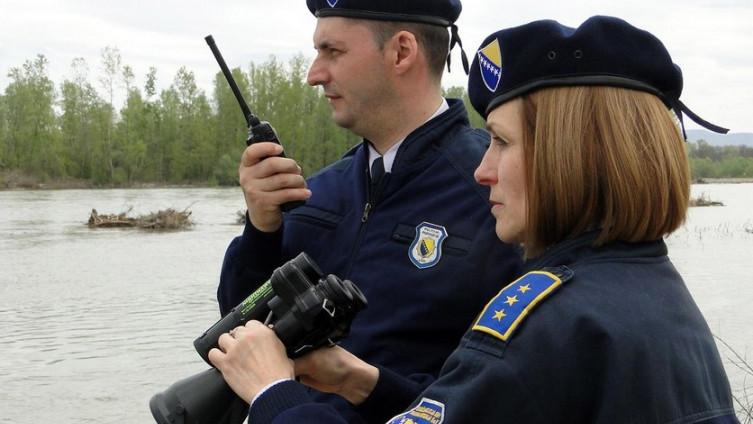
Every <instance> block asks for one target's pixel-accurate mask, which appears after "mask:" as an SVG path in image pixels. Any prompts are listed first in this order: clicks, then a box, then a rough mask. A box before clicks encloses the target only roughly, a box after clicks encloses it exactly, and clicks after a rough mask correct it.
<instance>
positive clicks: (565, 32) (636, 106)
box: [214, 17, 737, 423]
mask: <svg viewBox="0 0 753 424" xmlns="http://www.w3.org/2000/svg"><path fill="white" fill-rule="evenodd" d="M681 91H682V76H681V73H680V70H679V68H678V67H677V66H675V65H674V64H673V63H672V60H671V58H670V56H669V54H668V53H667V51H666V49H665V48H664V46H663V45H662V43H661V42H660V41H659V40H658V39H656V38H655V37H654V36H652V35H651V34H649V33H647V32H645V31H642V30H639V29H637V28H635V27H633V26H631V25H629V24H628V23H626V22H624V21H622V20H619V19H615V18H609V17H594V18H591V19H589V20H587V21H586V22H584V23H583V24H582V25H581V26H580V27H578V28H577V29H576V28H568V27H565V26H563V25H560V24H559V23H557V22H554V21H537V22H533V23H530V24H527V25H523V26H520V27H516V28H510V29H505V30H502V31H499V32H496V33H494V34H492V35H491V36H489V37H488V38H487V39H486V40H485V41H484V43H482V45H481V47H480V49H479V50H478V53H477V55H476V59H475V61H474V64H473V66H472V68H471V74H470V80H469V94H470V98H471V101H472V103H473V106H474V107H475V108H476V110H477V111H478V112H479V113H480V114H482V115H483V116H484V117H485V118H486V120H487V127H488V129H489V132H490V133H491V145H490V147H489V149H488V151H487V152H486V155H485V156H484V159H483V161H482V163H481V165H480V166H479V168H478V169H477V170H476V174H475V177H476V180H477V181H478V182H479V183H480V184H482V185H486V186H489V187H490V189H491V194H490V202H491V213H492V214H493V215H494V216H495V218H496V221H497V223H496V233H497V235H498V237H499V238H500V239H501V240H503V241H506V242H515V243H519V244H521V245H522V248H523V251H524V255H525V257H526V258H527V263H526V269H527V273H526V274H525V275H524V276H523V277H521V278H520V279H518V280H516V281H514V282H512V283H509V284H507V285H506V286H505V287H504V288H503V289H502V290H501V291H500V292H499V294H498V295H497V296H495V297H494V298H493V299H491V300H490V301H489V303H488V304H487V305H486V307H485V308H484V310H483V311H481V313H480V314H479V316H478V318H477V319H476V321H475V322H474V323H472V325H471V327H470V329H469V331H468V332H467V333H466V334H465V336H464V337H463V339H462V340H461V342H460V345H459V346H458V348H457V350H456V351H455V352H454V353H453V354H452V355H451V356H450V358H449V359H448V360H447V362H446V363H445V365H444V367H443V369H442V373H441V375H440V376H439V378H438V379H437V380H436V381H434V382H433V383H432V384H431V385H429V386H428V387H425V388H424V387H423V386H422V385H421V384H419V383H416V382H415V381H416V380H415V379H414V380H407V379H404V378H401V377H399V376H396V375H394V374H392V373H390V372H389V371H388V370H386V369H382V368H379V367H375V366H371V365H368V364H365V363H363V362H361V361H360V360H358V359H357V358H355V357H353V356H351V355H349V354H348V353H347V352H345V351H344V350H342V349H339V348H336V349H325V350H322V351H318V352H315V353H314V354H313V355H310V356H309V357H306V358H304V359H302V360H298V361H297V362H296V364H295V374H297V375H298V376H299V377H300V378H301V380H302V381H303V382H304V383H306V384H309V385H311V386H313V387H316V388H318V389H320V390H327V391H333V392H336V393H339V394H341V395H343V396H344V397H345V398H346V399H348V400H349V401H351V402H352V403H354V404H358V405H360V406H359V407H360V408H362V410H363V411H364V412H365V413H368V415H369V416H372V417H373V416H378V414H376V413H375V412H374V411H382V416H383V418H384V419H385V420H387V421H389V422H391V423H466V422H469V423H501V422H512V423H552V422H567V423H586V422H599V423H621V422H626V423H735V422H737V419H736V418H735V416H734V411H733V408H732V401H731V394H730V388H729V384H728V382H727V377H726V375H725V373H724V369H723V367H722V364H721V361H720V358H719V354H718V352H717V350H716V347H715V343H714V339H713V337H712V335H711V333H710V331H709V328H708V326H707V324H706V322H705V320H704V318H703V316H702V315H701V313H700V311H699V310H698V308H697V307H696V305H695V303H694V301H693V299H692V298H691V296H690V294H689V293H688V291H687V289H686V287H685V284H684V283H683V280H682V278H681V277H680V275H679V274H678V273H677V271H676V270H675V268H674V266H673V265H672V263H671V262H670V261H669V259H668V257H667V248H666V245H665V244H664V242H663V240H662V237H663V236H664V235H667V234H669V233H671V232H672V231H674V230H675V229H677V228H678V227H679V226H680V225H681V224H682V223H683V221H684V219H685V214H686V210H687V206H688V199H689V180H690V177H689V170H688V163H687V157H686V154H685V147H684V141H683V136H682V133H681V128H678V126H677V125H676V123H675V120H674V118H673V116H672V112H671V111H670V109H671V110H674V111H675V113H676V114H677V116H679V117H680V119H681V117H682V114H683V113H684V114H686V115H687V116H688V117H690V118H691V119H693V120H695V121H696V122H698V123H699V124H701V125H703V126H705V127H707V128H709V129H712V130H715V131H725V130H724V129H722V128H719V127H716V126H714V125H712V124H710V123H708V122H706V121H703V120H702V119H700V118H699V117H698V116H696V115H695V114H693V113H692V112H690V111H689V110H688V108H687V107H686V106H685V105H684V104H683V103H682V102H681V101H680V100H679V96H680V93H681ZM682 131H684V130H682ZM469 283H470V282H469ZM221 346H222V349H223V350H224V351H225V352H226V353H225V354H224V355H222V354H219V353H217V354H215V355H214V357H215V358H217V361H216V362H215V363H216V364H217V366H218V367H219V368H220V370H221V371H222V372H223V374H224V375H225V377H226V379H227V380H228V382H229V384H230V385H231V387H233V388H234V389H235V390H236V391H237V392H238V393H239V394H240V395H241V397H244V398H245V399H247V400H248V401H250V402H252V407H251V410H250V416H251V418H252V419H256V420H257V421H258V422H266V421H274V422H301V421H300V420H302V419H303V420H305V422H332V421H333V420H336V419H337V418H336V417H335V416H334V414H333V412H332V411H331V410H329V409H328V408H327V407H326V406H322V405H315V404H312V403H310V401H309V400H308V399H307V397H306V394H305V391H304V389H303V388H302V386H300V385H299V384H298V383H295V382H294V381H292V380H286V381H282V382H278V383H277V384H274V385H271V386H268V387H264V386H267V385H268V383H270V382H272V381H274V380H278V379H284V378H287V377H292V376H293V374H294V372H293V371H294V370H293V366H292V365H290V364H289V363H287V361H283V360H281V359H280V354H281V352H284V349H283V348H281V346H280V344H279V341H277V340H276V339H275V338H274V334H273V332H272V331H270V330H269V329H267V328H265V327H263V326H262V325H261V324H259V323H251V324H250V325H248V326H247V327H245V328H239V329H238V331H237V332H236V335H235V338H232V337H224V338H223V339H221ZM275 349H276V350H275ZM273 351H274V352H276V353H274V354H272V353H271V352H273ZM240 357H243V359H239V358H240ZM270 357H274V358H276V359H275V360H270V359H269V358H270ZM273 364H277V365H276V366H273ZM260 393H261V394H260ZM412 398H415V400H413V402H412V403H411V404H410V406H409V407H408V409H407V411H405V412H403V413H400V414H398V415H397V416H394V417H392V416H393V415H394V413H395V412H393V411H395V410H400V409H401V408H403V409H404V408H405V406H406V405H407V404H409V403H410V402H411V401H410V399H412ZM304 417H305V418H304ZM390 417H392V418H390ZM257 421H254V422H257Z"/></svg>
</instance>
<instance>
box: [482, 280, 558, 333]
mask: <svg viewBox="0 0 753 424" xmlns="http://www.w3.org/2000/svg"><path fill="white" fill-rule="evenodd" d="M570 276H571V274H570V275H566V276H564V277H563V278H560V277H558V276H556V275H554V274H552V273H550V272H547V271H533V272H529V273H528V274H526V275H524V276H522V277H520V278H518V279H517V280H515V281H513V282H512V283H511V284H510V285H508V286H507V287H505V288H503V289H502V290H501V291H500V292H499V293H498V294H497V295H496V296H495V297H494V298H493V299H492V300H490V301H489V303H487V304H486V307H485V308H484V311H483V312H481V315H479V317H478V319H477V320H476V323H475V324H474V325H473V330H475V331H481V332H484V333H487V334H491V335H492V336H494V337H496V338H498V339H501V340H503V341H508V340H509V339H510V335H511V334H512V333H513V332H514V331H515V328H517V327H518V325H520V323H521V321H523V319H524V318H525V317H526V315H528V314H529V313H530V312H531V310H532V309H533V308H534V307H535V306H536V305H537V304H538V303H539V302H541V301H542V300H544V298H546V297H547V296H549V295H550V294H551V293H552V292H553V291H554V290H556V289H557V288H558V287H559V286H561V285H562V283H563V282H564V281H567V280H568V279H570Z"/></svg>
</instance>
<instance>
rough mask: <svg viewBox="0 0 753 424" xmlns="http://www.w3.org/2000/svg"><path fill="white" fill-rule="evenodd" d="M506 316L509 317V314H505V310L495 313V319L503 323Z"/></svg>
mask: <svg viewBox="0 0 753 424" xmlns="http://www.w3.org/2000/svg"><path fill="white" fill-rule="evenodd" d="M506 316H507V314H505V310H504V309H502V310H500V311H494V319H496V320H497V321H500V322H502V318H504V317H506Z"/></svg>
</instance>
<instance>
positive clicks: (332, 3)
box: [327, 0, 340, 7]
mask: <svg viewBox="0 0 753 424" xmlns="http://www.w3.org/2000/svg"><path fill="white" fill-rule="evenodd" d="M338 1H340V0H327V4H328V5H329V7H335V5H337V2H338Z"/></svg>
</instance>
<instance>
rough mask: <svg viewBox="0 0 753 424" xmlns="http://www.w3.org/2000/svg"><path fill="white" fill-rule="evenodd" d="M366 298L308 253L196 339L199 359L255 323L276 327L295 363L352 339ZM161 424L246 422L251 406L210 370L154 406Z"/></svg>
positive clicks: (188, 380) (185, 381) (163, 394)
mask: <svg viewBox="0 0 753 424" xmlns="http://www.w3.org/2000/svg"><path fill="white" fill-rule="evenodd" d="M366 305H367V302H366V298H365V297H364V295H363V293H361V291H360V290H359V289H358V287H356V286H355V285H354V284H353V283H352V282H350V281H349V280H341V279H340V278H338V277H336V276H334V275H331V274H330V275H328V276H326V277H323V276H322V272H321V271H320V270H319V267H318V266H317V265H316V264H315V263H314V261H313V260H311V258H310V257H309V256H308V255H306V254H305V253H301V254H299V255H298V256H297V257H295V258H294V259H292V260H290V261H288V262H286V263H285V264H283V265H282V266H281V267H279V268H277V269H276V270H275V271H274V272H273V273H272V277H271V278H270V279H269V281H267V282H266V283H264V284H263V285H262V286H261V287H259V288H258V289H257V290H256V291H255V292H253V293H252V294H251V295H250V296H248V297H247V298H246V299H245V300H244V301H243V302H241V303H240V304H238V306H236V307H235V308H233V310H231V311H230V312H229V313H228V314H227V315H225V316H224V317H223V318H222V319H220V320H219V321H217V322H216V323H215V324H214V325H212V326H211V327H210V328H209V329H208V330H206V331H205V332H204V334H202V335H201V336H200V337H198V338H197V339H196V340H194V347H195V348H196V351H197V352H198V353H199V355H200V356H201V357H202V358H203V359H204V361H206V362H207V363H208V364H210V365H211V363H210V362H209V358H208V355H209V351H210V350H211V349H212V348H215V347H217V340H218V339H219V337H220V335H222V334H223V333H227V332H229V331H230V330H232V329H233V328H235V327H237V326H240V325H244V324H245V323H247V322H248V321H250V320H258V321H263V322H264V323H266V324H273V325H272V328H273V330H274V332H275V333H276V334H277V337H278V338H279V339H280V340H281V341H282V343H283V344H284V345H285V349H286V350H287V354H288V356H289V357H291V358H296V357H299V356H301V355H303V354H305V353H306V352H309V351H311V350H314V349H317V348H319V347H322V346H328V345H332V344H334V343H335V342H337V341H338V340H340V339H342V338H343V337H345V336H347V335H348V332H349V331H350V324H351V322H352V321H353V318H354V317H355V315H356V314H357V313H358V311H360V310H361V309H363V308H364V307H366ZM149 409H150V410H151V412H152V416H153V417H154V419H155V420H156V421H157V423H159V424H200V423H212V424H217V423H241V422H243V421H244V420H245V419H246V417H247V415H248V404H246V402H244V401H243V400H242V399H241V398H240V397H238V396H237V395H236V394H235V393H234V392H233V391H232V389H230V387H229V386H228V385H227V384H226V383H225V380H224V379H223V378H222V374H221V373H220V372H219V371H218V370H217V369H215V368H210V369H208V370H206V371H203V372H201V373H199V374H196V375H193V376H190V377H188V378H185V379H183V380H180V381H178V382H176V383H174V384H173V385H171V386H170V387H168V388H167V390H165V391H164V392H161V393H158V394H156V395H154V396H153V397H152V398H151V400H150V401H149Z"/></svg>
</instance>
